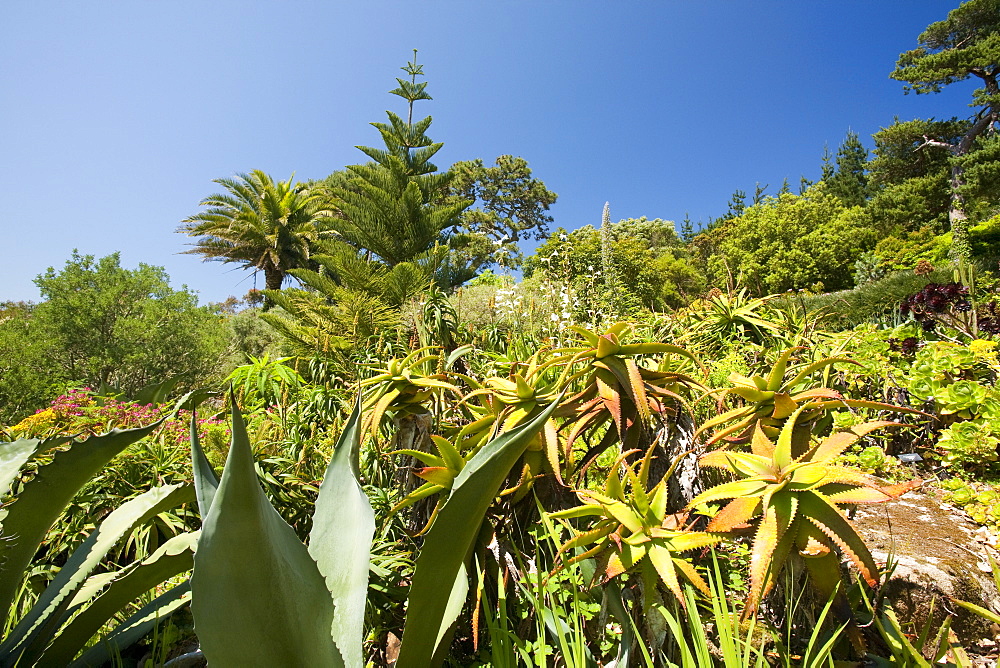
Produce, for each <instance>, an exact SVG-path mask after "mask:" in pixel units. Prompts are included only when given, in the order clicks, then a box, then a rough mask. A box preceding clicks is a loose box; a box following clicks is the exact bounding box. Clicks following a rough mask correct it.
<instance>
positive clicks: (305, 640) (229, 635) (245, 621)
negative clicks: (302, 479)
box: [191, 402, 345, 666]
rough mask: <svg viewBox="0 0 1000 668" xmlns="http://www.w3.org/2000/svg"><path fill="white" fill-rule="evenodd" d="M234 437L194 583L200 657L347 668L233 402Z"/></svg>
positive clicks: (324, 604) (314, 574)
mask: <svg viewBox="0 0 1000 668" xmlns="http://www.w3.org/2000/svg"><path fill="white" fill-rule="evenodd" d="M232 429H233V437H232V444H231V446H230V448H229V456H228V458H227V459H226V466H225V468H224V469H223V473H222V482H221V483H220V484H219V489H218V490H217V491H216V493H215V501H214V502H213V503H212V508H211V510H210V511H209V513H208V516H207V517H205V518H204V520H203V523H202V535H201V539H200V540H199V542H198V552H197V553H196V555H195V560H194V575H193V576H192V579H191V590H192V593H193V595H194V599H193V602H192V605H191V611H192V613H193V615H194V621H195V629H196V632H197V634H198V639H199V641H200V642H201V647H202V650H203V651H204V652H205V656H206V657H207V658H208V660H209V662H210V663H214V664H220V665H230V666H249V665H268V666H343V665H345V664H344V661H343V658H342V657H341V655H340V652H339V651H338V650H337V647H336V646H335V645H334V643H333V639H332V637H331V632H330V630H331V629H332V628H333V616H334V610H333V601H332V599H331V598H330V593H329V591H328V590H327V586H326V581H325V580H324V578H323V576H322V575H321V573H320V571H319V568H318V567H317V566H316V563H315V562H314V561H313V559H312V557H311V556H310V555H309V552H308V551H307V550H306V546H305V545H303V544H302V542H301V541H300V540H299V539H298V537H297V536H296V535H295V532H294V531H293V530H292V528H291V527H290V526H288V524H286V523H285V521H284V520H283V519H282V518H281V515H279V514H278V512H277V511H276V510H275V509H274V507H273V506H271V503H270V501H268V500H267V497H266V496H264V492H263V490H262V489H261V487H260V483H259V482H258V480H257V474H256V472H255V470H254V461H253V453H252V452H251V450H250V440H249V438H248V437H247V433H246V426H245V424H244V422H243V417H242V416H241V415H240V412H239V409H238V408H237V407H236V404H235V402H234V403H233V425H232Z"/></svg>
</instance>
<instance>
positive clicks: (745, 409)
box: [695, 406, 753, 437]
mask: <svg viewBox="0 0 1000 668" xmlns="http://www.w3.org/2000/svg"><path fill="white" fill-rule="evenodd" d="M752 412H753V407H752V406H740V407H739V408H733V409H730V410H728V411H726V412H725V413H721V414H719V415H716V416H715V417H714V418H711V419H709V420H706V421H705V422H704V423H703V424H702V425H701V427H699V428H698V431H697V432H695V436H696V437H697V436H698V435H700V434H702V433H704V432H706V431H708V430H709V429H712V428H713V427H716V426H718V425H720V424H725V423H726V422H729V421H730V420H735V419H736V418H738V417H742V416H744V415H746V414H748V413H752Z"/></svg>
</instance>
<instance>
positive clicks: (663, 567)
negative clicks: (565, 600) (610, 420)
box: [548, 448, 726, 607]
mask: <svg viewBox="0 0 1000 668" xmlns="http://www.w3.org/2000/svg"><path fill="white" fill-rule="evenodd" d="M651 455H652V448H650V449H649V450H648V451H647V453H646V456H645V457H644V458H643V459H642V461H641V462H640V463H638V464H637V465H635V466H630V465H627V464H625V461H624V460H625V456H626V455H622V457H620V458H619V459H618V461H617V462H616V463H615V465H614V466H613V467H612V469H611V472H610V473H609V474H608V477H607V480H606V482H605V484H604V487H603V489H602V490H601V491H599V492H598V491H593V490H579V491H577V493H576V494H577V496H578V497H579V498H580V500H581V501H583V504H582V505H580V506H576V507H575V508H569V509H567V510H562V511H559V512H555V513H549V514H548V517H549V518H551V519H573V518H583V517H591V518H594V517H596V518H600V519H598V520H597V521H596V522H595V523H594V524H592V525H590V526H588V527H587V528H586V529H585V530H582V531H578V532H575V535H574V536H573V537H572V538H570V539H569V540H567V541H566V542H565V543H563V545H562V546H561V547H560V548H559V551H558V554H557V558H559V557H560V556H562V555H566V554H567V553H569V552H570V551H571V550H574V549H576V548H584V547H586V548H587V549H586V550H585V551H582V552H580V553H579V554H577V555H575V556H572V557H569V558H563V559H562V561H561V563H559V564H558V565H557V566H556V570H559V569H561V568H564V567H566V566H567V565H569V564H572V563H575V562H578V561H581V560H583V559H588V558H591V557H594V558H596V559H597V562H598V565H599V567H598V569H597V571H595V577H600V578H601V579H602V580H603V582H608V581H609V580H611V579H612V578H615V577H617V576H619V575H621V574H623V573H625V572H627V571H634V570H638V571H639V573H640V574H641V576H642V578H643V580H644V582H645V584H646V587H645V591H646V592H652V591H654V590H655V586H656V581H657V580H659V581H661V582H662V583H663V584H664V586H666V588H667V589H668V590H669V591H670V592H671V593H672V594H673V595H674V596H676V597H677V601H678V602H679V603H680V604H681V606H682V607H683V606H685V598H684V593H683V591H682V590H681V579H684V580H687V581H688V582H690V583H691V584H693V585H694V586H695V587H697V588H698V589H699V590H701V591H702V592H704V593H705V594H706V595H711V592H710V590H709V587H708V585H707V584H706V582H705V580H704V579H703V578H702V577H701V576H700V575H699V574H698V572H697V571H696V570H695V568H694V566H693V565H692V564H691V563H690V562H689V561H687V560H685V559H683V558H681V557H679V556H677V555H679V554H680V553H682V552H687V551H690V550H695V549H698V548H703V547H708V546H710V545H714V544H715V543H718V542H719V541H721V540H723V539H724V538H725V537H726V536H725V534H722V533H713V532H706V531H690V530H687V529H685V527H684V522H685V520H686V518H687V514H686V513H680V514H670V513H668V512H667V498H668V494H669V493H668V490H667V481H666V479H665V478H666V477H669V472H668V476H665V477H664V479H662V480H660V481H659V482H658V483H657V484H656V485H654V486H653V488H652V489H650V490H647V488H646V486H647V483H648V481H649V469H650V460H651ZM622 470H623V471H624V477H623V476H622V474H621V471H622ZM678 576H680V577H678ZM648 598H649V597H648V596H647V599H648Z"/></svg>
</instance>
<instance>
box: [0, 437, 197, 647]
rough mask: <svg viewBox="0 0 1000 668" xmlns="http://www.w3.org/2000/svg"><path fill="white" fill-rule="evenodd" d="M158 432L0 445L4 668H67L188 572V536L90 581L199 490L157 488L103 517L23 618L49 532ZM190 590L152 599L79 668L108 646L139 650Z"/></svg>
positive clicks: (190, 551) (190, 549) (0, 615)
mask: <svg viewBox="0 0 1000 668" xmlns="http://www.w3.org/2000/svg"><path fill="white" fill-rule="evenodd" d="M157 426H158V423H155V422H154V423H153V424H151V425H148V426H144V427H140V428H136V429H129V430H124V431H122V430H117V429H116V430H113V431H111V432H109V433H107V434H103V435H100V436H92V437H90V438H88V439H85V440H77V441H71V440H70V439H68V438H56V439H49V440H38V439H24V440H19V441H15V442H13V443H2V444H0V497H7V505H6V507H5V509H4V513H3V516H2V518H0V521H2V524H0V531H2V532H3V536H4V541H2V542H0V619H7V618H8V616H9V615H10V616H11V619H10V623H9V624H7V625H6V626H5V628H7V629H8V631H7V632H6V633H5V637H4V638H3V641H2V643H0V665H3V666H14V665H35V663H36V662H39V663H40V664H43V665H68V664H69V663H70V662H71V661H72V660H73V659H74V657H76V655H77V654H78V653H79V652H80V651H81V650H82V649H83V648H84V646H85V645H86V644H87V643H88V641H90V639H91V638H92V637H93V636H94V635H95V634H97V632H98V631H99V630H100V629H101V628H102V627H104V626H106V625H108V624H111V623H112V622H113V620H114V619H115V617H116V616H118V615H119V614H120V612H121V611H122V610H123V609H125V608H126V607H127V605H128V604H130V602H131V601H133V600H134V599H136V598H137V597H139V596H141V595H143V594H144V593H145V592H146V591H148V590H150V589H152V588H154V587H156V586H158V585H160V584H161V583H163V582H164V581H168V580H170V579H171V578H173V577H174V576H176V575H178V574H180V573H183V572H184V571H186V570H188V569H189V568H190V567H191V562H192V554H193V551H194V542H195V536H194V535H193V534H189V533H183V534H180V535H178V536H175V537H174V538H172V539H170V540H168V541H166V542H165V543H164V544H163V545H162V546H160V548H159V549H157V550H155V551H154V552H152V554H149V555H148V556H147V557H146V558H145V559H142V560H136V561H135V562H132V563H128V564H126V565H125V566H124V567H123V568H121V569H120V570H117V571H110V572H106V573H103V572H98V573H97V574H94V572H95V570H96V569H97V568H98V566H99V565H100V564H101V562H102V561H104V560H105V558H106V557H107V556H108V554H109V552H110V551H111V550H112V549H114V547H115V545H116V544H117V543H119V542H120V541H121V540H122V539H124V538H125V537H126V536H129V535H130V534H132V533H133V532H134V531H135V529H136V528H137V527H139V526H141V525H144V524H146V523H148V522H149V521H150V520H151V519H153V518H155V517H156V516H157V515H159V514H161V513H163V512H165V511H167V510H170V509H171V508H174V507H175V506H178V505H181V504H183V503H187V502H189V501H192V500H193V498H194V494H193V490H192V489H191V488H190V487H187V486H184V485H180V484H174V485H164V486H161V487H154V488H152V489H150V490H149V491H146V492H145V493H143V494H140V495H139V496H137V497H135V498H133V499H131V500H129V501H127V502H125V503H124V504H123V505H121V506H120V507H119V508H117V509H116V510H114V511H112V512H111V513H110V514H108V515H107V516H106V517H104V518H103V520H102V521H101V522H100V523H99V524H98V525H97V526H96V527H95V528H94V530H93V531H92V532H91V533H90V534H89V535H88V536H87V537H86V539H84V540H83V542H82V543H80V545H79V546H78V547H77V548H76V549H75V550H74V551H73V553H72V554H71V555H70V556H69V558H68V559H67V560H66V562H65V563H64V564H63V565H62V566H61V568H60V569H59V571H58V573H57V574H56V576H55V577H54V579H53V580H52V581H51V582H50V583H49V584H48V586H47V587H46V588H45V590H44V591H43V592H42V593H41V594H40V595H39V596H38V598H37V600H35V601H34V604H33V605H32V606H31V608H30V609H29V610H27V611H26V612H25V613H24V614H23V615H20V614H18V611H19V610H20V609H21V607H22V606H21V602H19V599H20V598H21V596H23V589H22V587H23V586H24V585H25V580H26V578H28V577H29V576H30V574H31V568H30V565H31V561H32V559H33V558H34V557H35V555H36V553H37V552H38V551H39V548H40V545H41V543H42V540H43V539H44V538H45V536H46V533H47V532H48V531H49V529H50V527H51V526H52V525H53V523H54V522H55V521H56V520H57V519H58V518H59V517H60V516H61V515H62V514H63V512H64V510H65V509H66V506H67V505H68V504H69V502H70V500H71V499H72V498H73V497H74V496H75V495H76V494H77V492H78V491H79V490H80V488H81V487H82V486H83V485H84V484H85V483H87V482H88V480H89V479H90V478H91V477H92V476H93V475H95V474H96V473H97V472H98V471H100V470H101V469H102V468H103V467H104V466H105V465H106V464H107V463H108V462H109V461H110V460H111V459H112V458H113V457H115V455H117V454H118V453H119V452H121V451H122V450H123V449H125V448H126V447H127V446H129V445H130V444H131V443H134V442H135V441H137V440H139V439H141V438H143V437H145V436H148V435H149V434H150V432H152V431H153V430H154V429H156V427H157ZM25 467H30V468H32V469H33V473H34V475H33V476H30V477H29V476H28V475H27V472H28V468H25ZM12 483H13V489H12ZM8 492H10V494H11V496H9V497H8V496H7V495H8ZM186 592H187V588H186V585H180V586H179V587H177V588H174V589H173V590H170V591H168V592H167V593H166V594H161V595H160V596H159V597H156V598H155V599H154V600H153V602H152V604H151V605H150V606H149V607H148V608H147V609H145V610H141V611H140V613H137V615H138V616H133V617H131V618H128V619H126V620H125V621H124V622H122V623H121V624H120V625H118V626H117V628H115V629H112V630H111V632H110V633H109V634H108V635H107V636H106V637H105V638H104V640H103V645H102V646H99V647H95V648H94V649H93V650H92V651H91V652H89V653H88V654H87V655H85V656H84V657H83V659H81V661H83V662H84V663H83V665H92V664H91V663H90V660H92V659H93V657H95V656H98V655H101V654H103V655H105V656H106V654H107V652H108V651H109V650H108V648H109V647H114V648H117V650H118V651H120V650H121V649H123V648H125V647H127V646H128V645H129V644H131V643H132V642H135V640H137V639H138V637H140V636H141V635H143V634H144V633H146V632H148V630H149V629H151V628H152V626H153V625H155V624H156V621H157V618H163V617H164V616H166V615H169V613H170V612H172V611H173V610H175V609H176V608H177V607H178V606H180V605H183V604H185V603H186V601H187V598H188V596H187V594H186ZM151 613H152V617H151V618H150V614H151ZM0 626H3V625H2V624H0ZM137 631H139V632H138V635H137ZM97 663H100V660H98V661H97ZM74 665H76V664H74ZM94 665H96V664H94Z"/></svg>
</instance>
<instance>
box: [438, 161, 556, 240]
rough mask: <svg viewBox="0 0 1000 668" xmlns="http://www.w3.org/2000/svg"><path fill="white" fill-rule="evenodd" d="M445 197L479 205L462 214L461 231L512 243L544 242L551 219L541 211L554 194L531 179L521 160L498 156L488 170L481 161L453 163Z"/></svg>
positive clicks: (526, 163)
mask: <svg viewBox="0 0 1000 668" xmlns="http://www.w3.org/2000/svg"><path fill="white" fill-rule="evenodd" d="M450 171H451V172H452V174H453V175H454V178H453V179H452V181H451V183H450V184H449V186H448V196H449V197H450V198H457V199H460V200H466V201H471V202H475V203H478V204H481V206H480V207H478V208H471V209H468V210H466V211H465V212H464V213H463V214H462V226H463V228H464V229H465V231H467V232H469V233H473V234H480V235H485V236H487V237H490V238H491V239H498V240H499V239H503V240H504V242H506V241H510V242H511V243H514V244H516V243H517V242H519V241H520V240H521V235H524V236H525V238H529V239H530V238H534V239H544V238H545V236H546V234H547V232H548V225H549V223H551V222H552V216H550V215H547V214H546V213H545V212H546V211H548V210H549V207H550V206H552V205H553V204H555V202H556V197H557V195H556V194H555V193H554V192H552V191H550V190H548V189H547V188H546V187H545V184H544V183H542V182H541V181H540V180H538V179H535V178H532V176H531V168H530V167H528V161H527V160H525V159H524V158H515V157H514V156H510V155H501V156H499V157H498V158H497V159H496V161H495V164H494V165H493V166H492V167H486V166H485V165H484V164H483V161H482V159H476V160H466V161H462V162H456V163H455V164H454V165H452V166H451V170H450Z"/></svg>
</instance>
